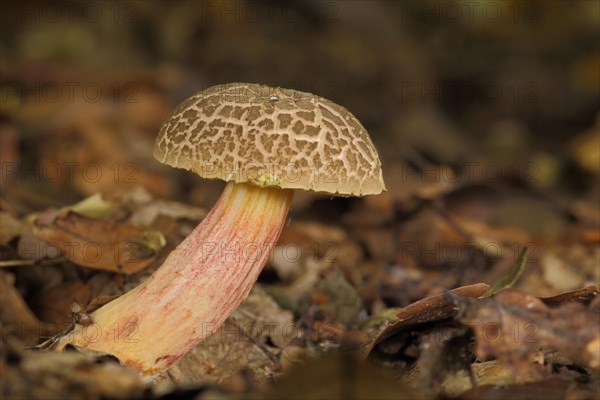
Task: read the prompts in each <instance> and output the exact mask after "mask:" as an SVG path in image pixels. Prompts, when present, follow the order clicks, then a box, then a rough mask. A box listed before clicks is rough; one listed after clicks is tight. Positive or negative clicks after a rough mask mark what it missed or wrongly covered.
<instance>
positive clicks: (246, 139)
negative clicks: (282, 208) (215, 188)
mask: <svg viewBox="0 0 600 400" xmlns="http://www.w3.org/2000/svg"><path fill="white" fill-rule="evenodd" d="M154 156H155V157H156V158H157V159H158V160H159V161H160V162H162V163H164V164H167V165H170V166H173V167H177V168H183V169H187V170H191V171H193V172H195V173H196V174H198V175H200V176H201V177H203V178H208V179H221V180H224V181H227V182H230V181H233V182H236V183H244V182H246V183H253V184H255V185H259V186H265V187H266V186H272V187H280V188H284V189H303V190H312V191H317V192H326V193H331V194H334V195H341V196H362V195H367V194H378V193H381V192H382V191H383V190H385V184H384V182H383V177H382V174H381V162H380V161H379V156H378V155H377V150H375V147H374V146H373V143H372V142H371V139H370V137H369V134H368V133H367V131H366V130H365V128H364V127H363V126H362V124H361V123H360V122H359V121H358V120H357V119H356V117H354V115H352V114H351V113H350V112H349V111H348V110H346V109H345V108H344V107H342V106H339V105H337V104H335V103H333V102H331V101H329V100H327V99H324V98H322V97H319V96H316V95H313V94H310V93H305V92H299V91H296V90H292V89H283V88H279V87H277V88H273V87H269V86H265V85H258V84H250V83H230V84H226V85H219V86H213V87H211V88H209V89H207V90H204V91H202V92H200V93H198V94H196V95H194V96H192V97H190V98H189V99H187V100H185V101H184V102H183V103H181V104H180V105H179V106H178V107H177V108H176V109H175V111H173V113H172V114H171V115H170V116H169V119H168V120H167V122H165V123H164V124H163V126H162V128H161V130H160V133H159V135H158V138H157V139H156V144H155V146H154Z"/></svg>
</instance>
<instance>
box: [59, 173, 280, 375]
mask: <svg viewBox="0 0 600 400" xmlns="http://www.w3.org/2000/svg"><path fill="white" fill-rule="evenodd" d="M291 199H292V191H291V190H284V189H277V188H261V187H258V186H254V185H250V184H235V183H229V184H227V186H226V187H225V190H224V191H223V194H222V195H221V197H220V198H219V201H218V202H217V204H216V205H215V207H214V208H213V209H212V210H211V212H210V213H209V214H208V215H207V216H206V218H205V219H204V221H202V223H201V224H200V225H198V226H197V227H196V229H194V231H193V232H192V233H191V234H190V235H189V236H188V237H187V238H186V239H185V240H184V241H183V242H182V243H181V244H180V245H179V246H177V248H176V249H175V250H174V251H173V252H172V253H171V254H170V255H169V257H168V258H167V259H166V260H165V263H164V264H163V265H162V266H161V267H160V268H159V269H158V270H157V271H156V272H155V273H154V274H153V275H152V276H150V278H148V280H146V281H145V282H144V283H143V284H141V285H140V286H138V287H136V288H135V289H133V290H131V291H130V292H128V293H126V294H124V295H123V296H121V297H119V298H117V299H115V300H113V301H111V302H110V303H108V304H106V305H104V306H102V307H101V308H99V309H98V310H96V311H94V312H93V313H92V314H91V317H92V320H93V321H94V324H93V325H89V326H82V325H77V326H76V327H75V329H74V330H73V331H72V332H71V333H69V334H68V335H67V336H65V337H63V338H62V339H61V341H60V342H59V345H58V346H57V350H60V349H62V348H63V347H64V346H65V345H66V344H67V343H72V344H74V345H76V346H80V347H85V348H89V349H92V350H96V351H101V352H104V353H109V354H113V355H115V356H116V357H118V358H119V359H120V360H121V362H123V363H124V364H126V365H130V366H133V367H135V368H138V369H140V370H141V371H143V372H144V374H145V375H152V374H154V373H157V372H160V371H163V370H165V369H166V368H168V367H169V366H171V365H172V364H173V363H174V362H175V361H177V360H178V359H179V358H180V357H181V356H183V355H184V354H185V353H187V352H188V351H189V350H190V349H191V348H192V347H193V346H194V345H195V344H197V343H198V342H200V341H201V340H202V339H204V338H206V337H207V336H210V335H211V334H212V333H214V332H215V331H216V329H217V328H218V327H219V326H220V325H221V324H222V323H223V322H224V321H225V319H226V318H227V317H229V316H230V315H231V313H232V312H233V311H234V310H235V309H236V308H237V307H238V306H239V304H240V303H241V302H242V301H244V299H245V298H246V297H247V296H248V293H249V292H250V289H251V288H252V286H253V284H254V283H255V282H256V279H257V278H258V275H259V273H260V271H261V270H262V268H263V266H264V265H265V263H266V262H267V259H268V257H269V255H270V253H271V250H272V248H273V246H274V245H275V243H276V241H277V239H278V238H279V234H280V232H281V229H282V228H283V226H284V224H285V221H286V217H287V213H288V210H289V207H290V202H291Z"/></svg>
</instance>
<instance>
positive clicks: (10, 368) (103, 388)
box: [0, 342, 146, 399]
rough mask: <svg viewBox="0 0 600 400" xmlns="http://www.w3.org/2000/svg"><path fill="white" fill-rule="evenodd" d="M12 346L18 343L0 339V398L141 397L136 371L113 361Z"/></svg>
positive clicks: (144, 386) (142, 389)
mask: <svg viewBox="0 0 600 400" xmlns="http://www.w3.org/2000/svg"><path fill="white" fill-rule="evenodd" d="M15 346H18V344H11V343H4V342H3V343H2V351H1V353H2V357H1V360H0V370H2V374H0V379H1V381H0V390H1V392H0V396H1V397H2V398H11V399H15V398H21V399H50V398H65V396H66V397H69V398H87V399H99V398H111V399H127V398H141V397H142V396H143V394H144V392H145V391H146V385H145V384H144V383H143V382H142V380H141V378H140V377H139V374H137V373H136V372H135V371H133V370H130V369H127V368H125V367H121V366H120V365H119V364H117V363H115V362H112V361H108V362H99V361H98V360H97V359H96V357H94V356H91V355H85V354H82V353H79V352H66V353H54V352H42V351H34V352H29V351H20V352H19V353H18V354H15V351H16V349H14V348H13V347H15ZM11 353H12V354H11ZM9 355H10V357H9ZM8 360H12V361H8Z"/></svg>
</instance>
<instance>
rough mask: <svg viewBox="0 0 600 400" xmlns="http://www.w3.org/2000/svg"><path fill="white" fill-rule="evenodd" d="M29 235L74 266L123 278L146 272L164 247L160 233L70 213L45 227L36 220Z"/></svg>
mask: <svg viewBox="0 0 600 400" xmlns="http://www.w3.org/2000/svg"><path fill="white" fill-rule="evenodd" d="M33 232H34V234H35V236H37V237H38V238H40V239H42V240H44V241H45V242H47V243H48V244H51V245H53V246H55V247H58V248H59V249H60V250H61V251H62V253H63V255H64V256H65V257H66V258H67V259H69V260H70V261H72V262H74V263H75V264H77V265H80V266H83V267H87V268H92V269H100V270H104V271H110V272H116V273H121V274H125V275H131V274H134V273H136V272H139V271H141V270H142V269H144V268H146V267H147V266H148V265H149V264H150V263H152V262H153V261H154V260H155V259H156V257H157V255H158V250H160V249H161V248H162V247H163V246H164V245H165V240H164V237H163V236H162V234H161V233H160V232H157V231H151V230H148V229H143V228H138V227H136V226H133V225H126V224H120V223H117V222H113V221H106V220H98V219H92V218H88V217H85V216H82V215H79V214H76V213H74V212H72V211H69V212H67V213H66V214H58V215H57V216H56V217H55V218H54V219H53V221H52V222H51V223H49V224H46V223H44V222H42V221H40V220H39V219H38V220H36V222H35V223H34V225H33Z"/></svg>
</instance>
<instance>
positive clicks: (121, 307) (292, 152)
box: [56, 83, 385, 375]
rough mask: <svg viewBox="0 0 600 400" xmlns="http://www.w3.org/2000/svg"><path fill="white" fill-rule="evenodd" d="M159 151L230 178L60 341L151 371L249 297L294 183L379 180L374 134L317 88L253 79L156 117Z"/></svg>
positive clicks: (353, 192) (340, 186) (357, 187)
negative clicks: (178, 239) (182, 231)
mask: <svg viewBox="0 0 600 400" xmlns="http://www.w3.org/2000/svg"><path fill="white" fill-rule="evenodd" d="M154 156H155V157H156V158H157V159H158V160H159V161H161V162H162V163H165V164H167V165H170V166H173V167H177V168H183V169H187V170H191V171H193V172H195V173H197V174H198V175H200V176H201V177H203V178H209V179H222V180H224V181H226V182H228V183H227V185H226V187H225V189H224V191H223V193H222V195H221V197H220V198H219V200H218V202H217V204H216V205H215V206H214V208H213V209H212V210H211V211H210V213H209V214H208V215H207V216H206V218H205V219H204V220H203V221H202V222H201V223H200V225H198V227H196V228H195V230H194V231H193V232H192V233H191V234H190V235H189V236H188V237H187V238H186V239H185V240H184V241H183V242H182V243H181V244H180V245H179V246H177V248H176V249H175V250H174V251H173V252H172V253H171V254H170V255H169V256H168V258H167V259H166V260H165V262H164V264H163V265H162V266H161V267H160V268H159V269H158V270H157V271H156V272H154V274H153V275H152V276H150V277H149V278H148V279H147V280H146V281H145V282H144V283H142V284H141V285H139V286H138V287H136V288H134V289H133V290H131V291H129V292H127V293H125V294H124V295H123V296H121V297H119V298H117V299H115V300H113V301H111V302H109V303H107V304H105V305H104V306H102V307H100V308H99V309H97V310H95V311H94V312H92V313H91V314H90V317H91V319H92V320H93V325H91V326H82V325H76V326H75V328H74V329H73V331H72V332H70V333H69V334H68V335H66V336H64V337H62V338H61V339H60V341H59V345H58V346H57V347H56V348H57V349H60V348H62V347H64V345H66V344H67V343H72V344H74V345H76V346H79V347H85V348H88V349H92V350H95V351H100V352H104V353H110V354H113V355H115V356H116V357H118V358H119V359H120V360H121V362H123V363H124V364H126V365H130V366H133V367H135V368H138V369H140V370H141V371H143V373H144V374H146V375H151V374H154V373H156V372H159V371H162V370H164V369H166V368H168V367H169V366H170V365H172V364H173V363H174V362H175V361H177V360H178V359H179V358H180V357H182V356H183V355H184V354H185V353H187V352H188V351H189V350H190V349H191V348H192V347H193V346H194V345H195V344H197V343H198V342H199V341H201V340H202V339H204V338H206V337H207V336H209V335H211V334H212V333H214V332H215V331H216V329H217V328H218V327H219V326H220V325H221V324H222V323H223V322H224V321H225V319H226V318H227V317H228V316H229V315H231V313H232V312H233V311H234V310H235V309H236V308H237V307H238V305H239V304H240V303H241V302H242V301H243V300H244V299H245V298H246V296H247V295H248V293H249V292H250V289H251V288H252V285H253V284H254V283H255V282H256V280H257V279H258V275H259V273H260V271H261V270H262V268H263V266H264V265H265V263H266V261H267V259H268V257H269V255H270V252H271V250H272V248H273V246H274V244H275V243H276V241H277V239H278V237H279V234H280V232H281V229H282V228H283V226H284V223H285V221H286V217H287V213H288V209H289V207H290V202H291V200H292V192H293V190H295V189H301V190H312V191H318V192H326V193H330V194H331V195H334V196H362V195H368V194H378V193H380V192H381V191H383V190H385V185H384V182H383V178H382V175H381V163H380V161H379V157H378V155H377V151H376V150H375V148H374V146H373V143H372V142H371V139H370V138H369V135H368V134H367V132H366V130H365V128H364V127H363V126H362V125H361V123H360V122H359V121H358V120H357V119H356V118H355V117H354V116H353V115H352V114H351V113H350V112H349V111H348V110H346V109H345V108H343V107H341V106H339V105H337V104H335V103H333V102H331V101H329V100H326V99H324V98H322V97H319V96H315V95H312V94H309V93H304V92H299V91H296V90H290V89H282V88H272V87H268V86H264V85H258V84H248V83H232V84H227V85H220V86H214V87H211V88H209V89H207V90H205V91H203V92H200V93H198V94H196V95H195V96H192V97H191V98H189V99H187V100H185V101H184V102H183V103H181V104H180V105H179V106H178V107H177V108H176V109H175V111H174V112H173V113H172V114H171V115H170V116H169V119H168V120H167V122H165V124H164V125H163V126H162V128H161V130H160V133H159V135H158V138H157V140H156V144H155V147H154Z"/></svg>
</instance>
